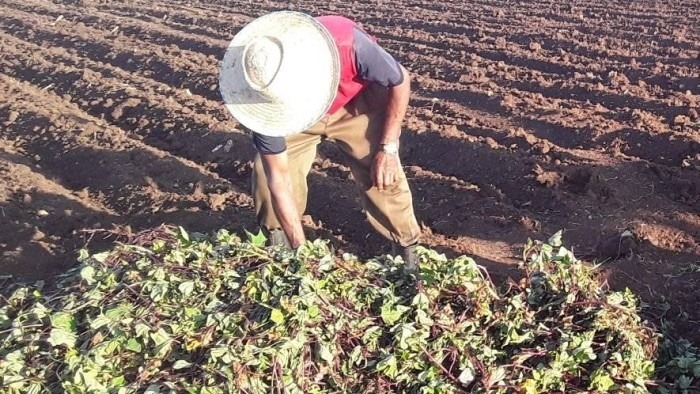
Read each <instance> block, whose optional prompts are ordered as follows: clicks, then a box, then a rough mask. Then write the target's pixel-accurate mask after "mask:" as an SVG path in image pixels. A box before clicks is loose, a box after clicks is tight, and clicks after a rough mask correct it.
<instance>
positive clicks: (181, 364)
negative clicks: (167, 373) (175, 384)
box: [173, 360, 192, 370]
mask: <svg viewBox="0 0 700 394" xmlns="http://www.w3.org/2000/svg"><path fill="white" fill-rule="evenodd" d="M191 366H192V363H190V362H188V361H185V360H177V361H175V363H174V364H173V369H176V370H177V369H185V368H189V367H191Z"/></svg>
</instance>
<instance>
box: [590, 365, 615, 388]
mask: <svg viewBox="0 0 700 394" xmlns="http://www.w3.org/2000/svg"><path fill="white" fill-rule="evenodd" d="M593 376H594V377H593V380H592V381H591V388H592V389H594V390H596V391H602V392H604V393H607V392H608V391H609V390H610V389H611V388H613V387H614V386H615V382H614V381H613V380H612V379H611V378H610V375H608V374H607V373H606V372H604V371H601V370H598V371H596V372H595V373H594V374H593Z"/></svg>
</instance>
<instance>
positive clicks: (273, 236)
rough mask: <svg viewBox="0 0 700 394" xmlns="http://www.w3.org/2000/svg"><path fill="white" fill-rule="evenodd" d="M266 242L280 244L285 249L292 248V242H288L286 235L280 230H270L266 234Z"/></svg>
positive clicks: (274, 244)
mask: <svg viewBox="0 0 700 394" xmlns="http://www.w3.org/2000/svg"><path fill="white" fill-rule="evenodd" d="M268 243H269V244H270V246H282V247H285V248H287V249H291V248H292V244H291V243H289V239H287V235H286V234H285V233H284V231H282V230H272V231H270V234H269V235H268Z"/></svg>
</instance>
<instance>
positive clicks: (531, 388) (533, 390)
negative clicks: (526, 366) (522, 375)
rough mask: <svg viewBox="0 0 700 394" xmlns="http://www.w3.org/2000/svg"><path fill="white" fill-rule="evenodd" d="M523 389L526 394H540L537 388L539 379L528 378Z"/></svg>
mask: <svg viewBox="0 0 700 394" xmlns="http://www.w3.org/2000/svg"><path fill="white" fill-rule="evenodd" d="M522 389H523V390H524V394H539V391H538V390H537V381H536V380H535V379H528V380H526V381H525V383H523V385H522Z"/></svg>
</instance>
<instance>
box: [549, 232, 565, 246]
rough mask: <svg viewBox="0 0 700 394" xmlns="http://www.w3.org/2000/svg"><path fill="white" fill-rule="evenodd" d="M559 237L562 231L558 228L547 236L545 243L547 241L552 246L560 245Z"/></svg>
mask: <svg viewBox="0 0 700 394" xmlns="http://www.w3.org/2000/svg"><path fill="white" fill-rule="evenodd" d="M561 237H562V231H561V230H559V231H557V232H556V233H554V235H552V236H551V237H549V240H548V241H547V243H548V244H549V245H552V246H554V247H559V246H561V245H562V242H561Z"/></svg>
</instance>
